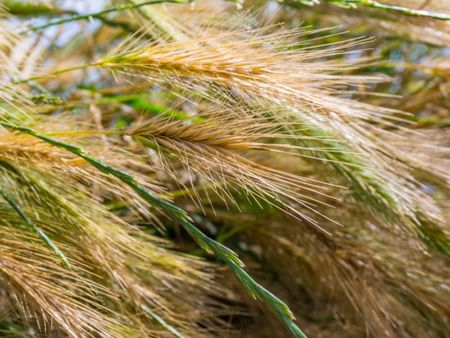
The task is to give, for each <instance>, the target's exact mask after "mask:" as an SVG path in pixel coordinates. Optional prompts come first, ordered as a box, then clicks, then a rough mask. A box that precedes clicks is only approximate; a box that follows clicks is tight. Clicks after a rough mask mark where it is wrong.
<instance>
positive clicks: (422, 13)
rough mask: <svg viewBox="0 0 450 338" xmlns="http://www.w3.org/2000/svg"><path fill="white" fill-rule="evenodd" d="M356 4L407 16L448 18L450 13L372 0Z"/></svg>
mask: <svg viewBox="0 0 450 338" xmlns="http://www.w3.org/2000/svg"><path fill="white" fill-rule="evenodd" d="M356 4H357V5H361V6H366V7H371V8H375V9H381V10H384V11H387V12H394V13H401V14H405V15H409V16H418V17H427V18H433V19H438V20H450V15H448V14H444V13H435V12H430V11H426V10H423V9H412V8H407V7H401V6H394V5H386V4H382V3H379V2H378V1H373V0H357V1H356Z"/></svg>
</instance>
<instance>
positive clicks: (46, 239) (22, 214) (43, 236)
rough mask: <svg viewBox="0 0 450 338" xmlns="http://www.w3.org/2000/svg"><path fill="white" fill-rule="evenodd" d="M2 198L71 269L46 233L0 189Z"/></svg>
mask: <svg viewBox="0 0 450 338" xmlns="http://www.w3.org/2000/svg"><path fill="white" fill-rule="evenodd" d="M0 196H2V197H3V199H4V200H5V201H6V202H8V204H9V205H10V206H11V207H12V208H13V209H14V210H15V211H16V213H17V214H18V215H19V216H20V218H21V219H22V220H23V221H24V222H25V224H26V225H27V226H29V227H30V228H31V229H33V231H34V232H36V233H37V235H38V236H39V237H40V238H41V239H42V241H44V242H45V244H47V246H48V247H49V248H50V249H51V250H52V251H53V252H55V253H56V255H57V256H58V257H59V258H61V260H62V261H63V263H64V266H65V267H67V268H70V263H69V261H68V260H67V258H66V256H65V255H64V253H63V252H62V251H61V250H59V249H58V247H57V246H56V244H55V243H53V241H52V240H51V239H50V238H49V237H48V236H47V235H46V234H45V232H44V231H42V230H41V228H39V227H38V226H37V225H36V224H34V223H33V222H32V221H31V219H30V218H28V216H27V215H26V213H25V212H24V211H23V210H22V208H21V207H20V206H19V205H18V204H17V203H16V202H15V201H14V200H13V199H12V198H11V197H10V196H9V195H8V194H7V193H5V192H4V191H3V190H2V189H1V188H0Z"/></svg>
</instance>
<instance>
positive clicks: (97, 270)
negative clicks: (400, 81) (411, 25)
mask: <svg viewBox="0 0 450 338" xmlns="http://www.w3.org/2000/svg"><path fill="white" fill-rule="evenodd" d="M144 3H145V4H146V6H143V5H142V4H144ZM29 5H30V6H32V5H33V6H35V4H29ZM45 6H47V7H46V8H48V10H47V11H45V17H48V16H50V17H52V16H56V18H54V19H48V18H47V19H45V20H50V21H46V22H45V23H44V24H39V25H38V24H35V23H34V22H33V21H31V28H30V25H28V26H26V25H23V26H21V25H20V22H22V21H21V20H22V19H19V18H18V17H11V16H8V14H7V13H5V14H4V17H3V20H2V22H1V32H2V33H1V35H0V61H1V65H2V66H1V73H0V76H1V77H0V79H1V84H0V85H1V87H0V100H1V102H0V114H1V115H0V118H1V121H0V123H1V125H2V129H1V131H0V197H1V202H0V214H1V217H0V251H1V255H0V283H1V285H2V288H1V293H0V309H1V311H2V316H1V317H0V330H1V331H0V332H2V333H5V334H6V335H12V336H40V335H44V336H58V337H59V336H70V337H85V336H101V337H103V336H105V337H109V336H111V337H140V336H142V337H147V336H154V337H166V336H176V337H200V336H260V337H261V336H263V333H261V332H260V331H256V330H254V329H252V326H251V325H248V326H246V325H244V324H242V323H240V322H239V320H238V319H239V318H245V321H246V322H249V321H250V322H256V325H258V323H261V324H260V325H261V326H262V327H265V330H266V331H267V332H269V333H268V334H269V336H270V335H271V336H273V335H275V336H284V335H287V334H290V335H291V336H294V337H304V336H305V333H306V334H307V335H308V336H311V337H316V336H317V337H320V336H327V337H329V336H335V337H343V336H345V337H353V336H354V337H364V336H367V337H445V336H446V334H447V333H448V329H449V323H448V317H449V307H448V304H447V301H446V299H448V298H449V296H450V295H449V286H448V278H447V277H448V272H449V269H448V264H449V258H450V237H449V228H448V222H446V215H445V211H446V210H445V209H446V208H445V205H446V203H447V199H446V198H447V197H446V196H447V194H448V183H449V181H450V177H449V172H448V165H449V160H448V155H449V152H448V148H446V142H448V133H447V132H446V131H445V130H437V129H434V130H421V129H417V128H415V126H416V125H415V124H414V121H411V120H413V119H412V118H411V116H409V115H408V114H407V113H404V112H402V111H400V110H396V109H392V108H383V107H382V106H379V105H372V104H370V103H367V102H364V100H363V99H362V98H364V97H365V95H367V92H368V91H369V89H368V88H369V86H375V85H376V84H377V83H379V82H383V81H386V78H384V77H382V76H379V75H370V74H369V75H367V74H365V75H357V74H355V73H356V70H357V69H358V68H360V67H365V66H367V64H368V63H370V62H372V61H373V60H371V59H370V58H365V57H361V58H359V59H354V58H353V57H351V58H350V57H346V56H347V55H352V53H351V52H352V51H354V50H355V49H363V48H364V45H365V44H367V43H368V42H369V41H370V39H366V38H359V37H357V38H353V39H339V40H337V41H334V42H332V43H330V42H328V41H327V39H329V36H330V34H331V33H330V34H327V31H326V30H322V29H320V30H314V29H309V28H295V29H286V28H285V26H284V25H282V24H271V23H268V22H264V21H261V20H260V19H259V18H258V17H257V16H253V15H252V14H251V13H249V12H245V11H244V12H239V13H234V9H233V8H232V7H226V6H224V5H223V4H221V3H215V2H206V3H197V4H196V5H195V7H192V6H189V5H184V4H173V5H164V6H161V7H158V5H156V4H148V3H147V2H145V1H143V2H139V1H131V2H127V3H126V4H125V5H124V4H121V3H119V2H116V3H112V4H110V6H111V7H109V8H110V9H107V10H103V12H98V13H100V14H98V13H92V14H89V15H88V14H80V15H77V14H74V13H73V12H64V11H62V10H61V8H59V7H57V6H58V4H54V5H45ZM114 6H115V7H114ZM125 10H130V11H131V12H130V13H131V14H132V15H129V14H130V13H127V12H126V11H125ZM22 13H24V12H22ZM61 13H63V14H66V15H69V16H67V17H64V18H63V19H60V18H58V16H60V15H61ZM102 13H103V14H105V15H103V14H102ZM107 13H113V14H114V15H113V16H106V14H107ZM19 14H20V13H19ZM27 15H28V14H27ZM89 18H94V19H96V20H98V21H97V22H89V21H88V22H87V23H86V22H84V20H85V19H89ZM94 19H92V20H94ZM19 26H20V27H19ZM63 28H68V29H69V32H70V29H71V30H73V31H74V32H76V33H75V35H76V38H75V35H74V36H72V38H73V40H72V41H70V43H69V42H68V41H67V40H66V39H67V37H66V38H65V37H64V29H63ZM17 32H21V33H19V34H17ZM80 32H81V33H82V35H81V36H80V35H79V33H80ZM68 34H70V33H68ZM55 47H56V49H55ZM361 93H362V94H364V95H360V94H361ZM431 133H432V134H433V135H434V136H433V137H427V136H426V135H429V134H431ZM431 155H433V156H431ZM430 157H431V158H430ZM188 235H189V236H188ZM194 243H196V244H197V245H198V246H199V247H200V248H201V249H203V253H201V251H198V250H196V246H195V245H194ZM224 244H227V245H228V246H230V247H227V246H225V245H224ZM244 244H245V245H244ZM249 247H250V249H248V248H249ZM255 248H256V249H255ZM233 250H234V251H233ZM235 251H239V252H241V253H242V254H243V257H244V259H243V260H247V258H248V259H250V257H251V255H250V254H253V259H252V261H254V260H255V259H256V260H257V261H259V263H260V265H261V269H262V270H263V271H264V270H265V271H266V272H267V271H271V273H272V274H273V275H274V276H276V278H275V281H273V280H272V282H271V281H270V278H267V275H264V274H263V276H260V275H261V271H258V269H251V270H255V271H256V272H259V273H258V275H259V276H258V278H254V277H251V275H250V274H248V272H247V270H246V268H245V267H244V264H243V262H242V261H241V259H240V258H239V257H238V256H237V253H236V252H235ZM249 253H250V254H249ZM222 264H224V265H226V266H228V268H229V269H230V272H231V273H230V274H228V273H225V272H224V271H225V270H224V269H223V268H221V265H222ZM223 275H225V276H229V275H234V277H236V279H232V280H229V278H225V277H223ZM221 276H222V277H221ZM256 280H258V281H259V283H258V282H256ZM235 284H239V285H240V286H242V287H243V289H242V290H245V292H241V291H239V290H240V289H239V288H237V287H236V285H235ZM262 284H271V285H272V286H274V289H275V290H277V291H280V295H282V297H280V298H283V300H284V301H283V300H281V299H280V298H278V297H277V296H275V295H274V293H272V292H270V291H269V290H268V288H264V287H263V286H262ZM245 293H248V294H249V295H251V296H252V297H250V298H255V299H257V300H259V301H260V302H259V303H258V304H259V305H258V306H260V307H261V310H259V309H258V308H255V307H254V305H251V303H249V302H250V301H249V300H248V299H247V298H246V296H245V295H244V294H245ZM287 304H289V307H290V308H289V307H288V305H287ZM266 312H267V313H266ZM272 317H273V318H277V319H278V322H279V323H281V324H282V325H281V324H277V323H274V324H270V325H269V324H268V323H270V322H271V321H270V320H269V321H266V320H265V319H262V318H272ZM295 317H297V320H295ZM236 318H237V319H236ZM297 322H298V323H297ZM282 326H284V328H282ZM299 327H300V328H301V329H300V328H299ZM270 330H273V331H272V334H271V333H270Z"/></svg>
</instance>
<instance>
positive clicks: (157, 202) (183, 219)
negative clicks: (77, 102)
mask: <svg viewBox="0 0 450 338" xmlns="http://www.w3.org/2000/svg"><path fill="white" fill-rule="evenodd" d="M0 125H2V126H3V127H5V128H7V129H11V130H16V131H19V132H22V133H25V134H28V135H31V136H34V137H36V138H39V139H41V140H42V141H44V142H47V143H49V144H51V145H53V146H55V147H58V148H62V149H65V150H67V151H69V152H71V153H72V154H75V155H77V156H79V157H81V158H83V159H84V160H85V161H86V162H88V163H89V164H91V165H92V166H94V167H95V168H97V169H98V170H100V171H101V172H103V173H105V174H108V175H111V176H114V177H116V178H117V179H119V180H120V181H122V182H123V183H125V184H126V185H128V186H129V187H130V188H132V189H133V190H134V191H135V192H136V193H137V194H138V195H139V196H141V197H142V198H143V199H144V200H145V201H147V203H149V204H150V205H154V206H157V207H158V208H160V209H161V210H163V211H164V212H165V213H166V214H167V215H169V216H171V217H172V218H173V219H175V220H177V221H178V222H179V223H180V224H181V226H182V227H183V228H184V229H185V230H186V232H187V233H189V235H190V236H191V237H192V238H193V239H194V241H195V242H197V244H198V245H199V246H200V247H201V248H202V249H203V250H205V251H206V252H208V253H212V254H214V255H215V256H216V257H218V258H220V259H222V260H223V261H224V262H225V263H226V264H227V265H228V266H229V267H230V268H231V270H232V271H233V272H234V274H235V275H236V277H237V278H238V280H239V281H240V282H241V284H242V286H243V287H244V289H245V290H247V292H248V293H249V294H250V295H251V296H253V297H255V298H257V299H259V300H261V301H263V302H264V303H265V304H267V305H268V306H270V307H271V308H272V310H273V311H274V312H275V314H276V315H277V317H278V318H279V319H280V320H281V321H282V322H283V324H284V325H285V326H286V328H287V329H288V331H289V333H290V334H291V335H292V336H293V337H295V338H306V335H305V334H304V333H303V332H302V331H301V330H300V328H299V327H298V326H297V325H296V324H295V323H294V319H295V318H294V315H293V313H292V312H291V310H290V309H289V307H288V306H287V305H286V304H285V303H284V302H283V301H282V300H281V299H279V298H278V297H276V296H275V295H274V294H272V293H271V292H270V291H269V290H267V289H265V288H264V287H263V286H261V285H259V284H258V283H257V282H256V281H255V280H254V279H253V278H252V277H251V276H250V275H249V274H248V273H247V272H246V271H245V270H244V268H243V267H244V264H243V263H242V261H241V260H240V259H239V256H238V255H237V254H236V253H235V252H234V251H232V250H230V249H229V248H227V247H226V246H224V245H222V244H221V243H219V242H217V241H215V240H213V239H212V238H210V237H208V236H206V235H205V234H204V233H203V232H202V231H200V229H198V228H197V227H196V226H195V225H194V224H193V223H192V222H191V218H190V217H189V215H188V213H187V212H186V211H185V210H183V209H181V208H179V207H177V206H175V205H173V204H171V203H169V202H167V201H164V200H162V199H160V198H158V197H156V196H155V195H153V194H152V193H151V192H150V191H149V190H148V189H147V188H145V187H144V186H143V185H141V184H140V183H139V182H138V181H136V179H135V178H134V177H133V176H131V175H130V174H128V173H126V172H124V171H121V170H119V169H116V168H113V167H110V166H109V165H107V164H105V163H103V162H101V161H100V160H98V159H96V158H94V157H92V156H90V155H88V154H87V153H86V152H85V151H84V150H83V149H82V148H80V147H77V146H74V145H72V144H69V143H65V142H62V141H59V140H57V139H54V138H51V137H49V136H47V135H44V134H41V133H38V132H36V131H34V130H32V129H30V128H25V127H19V126H15V125H12V124H9V123H4V122H2V123H0Z"/></svg>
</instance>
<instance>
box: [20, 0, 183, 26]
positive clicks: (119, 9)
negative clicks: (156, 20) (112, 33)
mask: <svg viewBox="0 0 450 338" xmlns="http://www.w3.org/2000/svg"><path fill="white" fill-rule="evenodd" d="M164 2H170V3H185V1H184V0H151V1H145V2H142V3H140V4H128V5H120V6H117V7H112V8H108V9H105V10H103V11H100V12H95V13H88V14H79V15H74V16H71V17H68V18H64V19H60V20H55V21H50V22H48V23H46V24H43V25H39V26H34V27H31V28H29V29H28V30H26V31H25V32H23V33H28V32H35V31H39V30H43V29H46V28H49V27H52V26H57V25H61V24H65V23H68V22H73V21H81V20H92V19H101V17H102V16H103V15H105V14H109V13H112V12H123V11H126V10H128V9H134V8H139V7H143V6H147V5H154V4H159V3H164Z"/></svg>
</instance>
